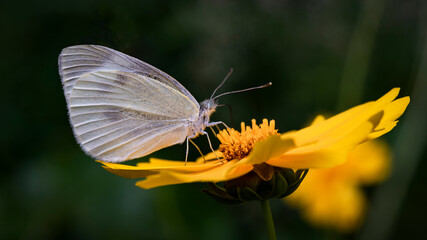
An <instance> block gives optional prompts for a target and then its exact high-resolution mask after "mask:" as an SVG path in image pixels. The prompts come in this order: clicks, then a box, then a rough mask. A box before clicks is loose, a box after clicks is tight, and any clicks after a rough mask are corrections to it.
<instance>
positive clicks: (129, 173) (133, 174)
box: [99, 158, 221, 178]
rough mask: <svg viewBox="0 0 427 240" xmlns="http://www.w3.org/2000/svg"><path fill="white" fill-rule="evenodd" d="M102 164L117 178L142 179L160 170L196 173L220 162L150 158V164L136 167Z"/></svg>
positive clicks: (139, 164) (141, 164) (140, 164)
mask: <svg viewBox="0 0 427 240" xmlns="http://www.w3.org/2000/svg"><path fill="white" fill-rule="evenodd" d="M99 162H101V163H102V164H104V166H103V167H104V168H105V169H106V170H107V171H109V172H111V173H114V174H116V175H118V176H121V177H125V178H143V177H147V176H149V175H153V174H156V173H157V172H159V171H161V170H174V171H178V172H190V173H191V172H198V171H205V170H208V169H210V168H214V167H215V166H217V165H220V164H221V162H220V161H218V160H216V161H210V162H207V163H195V162H187V164H185V162H183V161H169V160H161V159H155V158H151V159H150V163H144V162H143V163H138V164H137V166H130V165H126V164H118V163H108V162H102V161H99Z"/></svg>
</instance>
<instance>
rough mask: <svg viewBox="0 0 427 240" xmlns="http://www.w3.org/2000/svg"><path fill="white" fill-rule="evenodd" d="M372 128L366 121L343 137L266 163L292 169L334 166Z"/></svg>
mask: <svg viewBox="0 0 427 240" xmlns="http://www.w3.org/2000/svg"><path fill="white" fill-rule="evenodd" d="M372 128H373V123H372V122H369V121H367V122H364V123H363V124H360V125H359V126H358V127H357V128H356V129H353V131H352V132H349V133H348V134H346V135H344V136H338V137H335V136H331V137H329V138H327V139H325V140H323V141H319V142H316V143H314V144H311V145H307V146H303V147H296V148H294V149H291V150H289V151H288V152H285V153H284V154H283V155H281V156H279V157H276V158H273V159H271V160H269V161H267V163H268V164H270V165H272V166H276V167H283V168H293V169H306V168H325V167H331V166H335V165H338V164H341V163H343V162H344V161H345V160H346V159H347V153H348V151H349V150H351V149H352V148H354V147H355V146H356V145H357V144H360V143H361V142H363V141H364V140H365V139H366V136H367V135H368V134H369V133H370V132H371V131H372Z"/></svg>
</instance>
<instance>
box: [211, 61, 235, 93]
mask: <svg viewBox="0 0 427 240" xmlns="http://www.w3.org/2000/svg"><path fill="white" fill-rule="evenodd" d="M232 73H233V68H230V71H229V72H228V73H227V76H225V78H224V80H222V82H221V83H220V84H219V85H218V87H216V88H215V90H214V91H213V93H212V95H211V98H210V99H212V98H213V96H215V93H216V91H218V89H219V88H220V87H222V85H224V83H225V81H227V79H228V78H229V77H230V75H231V74H232Z"/></svg>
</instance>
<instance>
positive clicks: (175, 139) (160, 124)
mask: <svg viewBox="0 0 427 240" xmlns="http://www.w3.org/2000/svg"><path fill="white" fill-rule="evenodd" d="M68 108H69V114H70V120H71V124H72V126H73V130H74V134H75V136H76V138H77V141H78V142H79V144H80V145H81V146H82V148H83V149H84V150H85V151H86V152H87V153H88V154H89V155H91V156H92V157H94V158H96V159H100V160H103V161H110V162H120V161H125V160H129V159H133V158H138V157H141V156H145V155H147V154H150V153H152V152H154V151H157V150H159V149H161V148H164V147H167V146H170V145H174V144H177V143H180V142H183V141H184V140H185V138H186V137H187V135H188V126H189V125H188V124H189V123H190V122H193V121H195V120H196V119H197V118H198V114H199V107H198V105H196V104H194V102H193V101H192V100H191V99H190V98H188V96H186V95H184V94H183V93H182V92H180V91H178V90H177V89H176V88H173V87H171V86H169V85H168V84H165V83H162V82H160V81H157V80H155V79H153V78H150V77H147V76H143V75H139V74H136V73H129V72H122V71H97V72H92V73H88V74H86V75H84V76H82V77H80V78H79V79H77V80H74V84H73V86H72V88H71V89H70V93H69V101H68Z"/></svg>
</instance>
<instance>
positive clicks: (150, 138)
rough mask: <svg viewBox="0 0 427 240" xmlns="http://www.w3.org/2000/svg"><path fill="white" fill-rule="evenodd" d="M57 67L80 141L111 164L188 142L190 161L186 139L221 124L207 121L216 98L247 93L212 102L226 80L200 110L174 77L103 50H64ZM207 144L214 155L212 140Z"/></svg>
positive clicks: (99, 47) (80, 48)
mask: <svg viewBox="0 0 427 240" xmlns="http://www.w3.org/2000/svg"><path fill="white" fill-rule="evenodd" d="M58 62H59V74H60V76H61V80H62V84H63V87H64V93H65V98H66V100H67V107H68V112H69V117H70V122H71V126H72V127H73V131H74V135H75V137H76V139H77V142H78V143H79V144H80V145H81V147H82V148H83V150H84V151H85V152H86V153H87V154H89V155H90V156H92V157H94V158H95V159H99V160H102V161H108V162H122V161H126V160H130V159H134V158H139V157H142V156H145V155H148V154H150V153H152V152H155V151H157V150H159V149H162V148H165V147H168V146H171V145H174V144H177V143H183V142H184V141H185V140H187V155H186V161H187V156H188V140H189V139H191V138H193V137H196V136H197V135H198V134H206V135H207V133H206V132H205V131H204V129H205V128H206V127H209V126H213V125H217V124H220V123H222V122H209V117H210V115H211V114H212V113H213V112H214V111H215V108H216V107H217V106H218V105H217V103H216V101H215V99H216V98H217V97H220V96H223V95H226V94H230V93H234V92H241V91H245V90H240V91H233V92H228V93H223V94H220V95H218V96H216V97H213V95H214V94H215V92H216V90H217V89H218V88H219V87H221V86H222V84H223V83H224V81H225V79H224V81H223V82H222V83H221V84H220V85H219V86H218V88H217V89H215V91H214V93H213V94H212V96H211V98H210V99H208V100H205V101H203V102H201V103H200V105H199V103H197V101H196V100H195V99H194V97H193V96H192V95H191V94H190V92H188V90H187V89H185V88H184V87H183V86H182V85H181V84H180V83H179V82H178V81H176V80H175V79H173V78H172V77H171V76H169V75H167V74H166V73H164V72H162V71H160V70H159V69H157V68H155V67H153V66H151V65H149V64H147V63H145V62H143V61H141V60H138V59H136V58H133V57H131V56H128V55H126V54H124V53H121V52H118V51H115V50H113V49H110V48H107V47H103V46H96V45H80V46H72V47H68V48H65V49H63V50H62V52H61V54H60V55H59V60H58ZM230 73H231V72H230ZM270 85H271V83H268V84H266V85H263V86H260V87H255V88H249V89H246V90H251V89H256V88H261V87H265V86H270ZM222 124H223V123H222ZM224 125H225V124H224ZM208 140H209V137H208ZM209 145H210V147H211V150H212V145H211V143H210V140H209ZM212 151H213V150H212Z"/></svg>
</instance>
